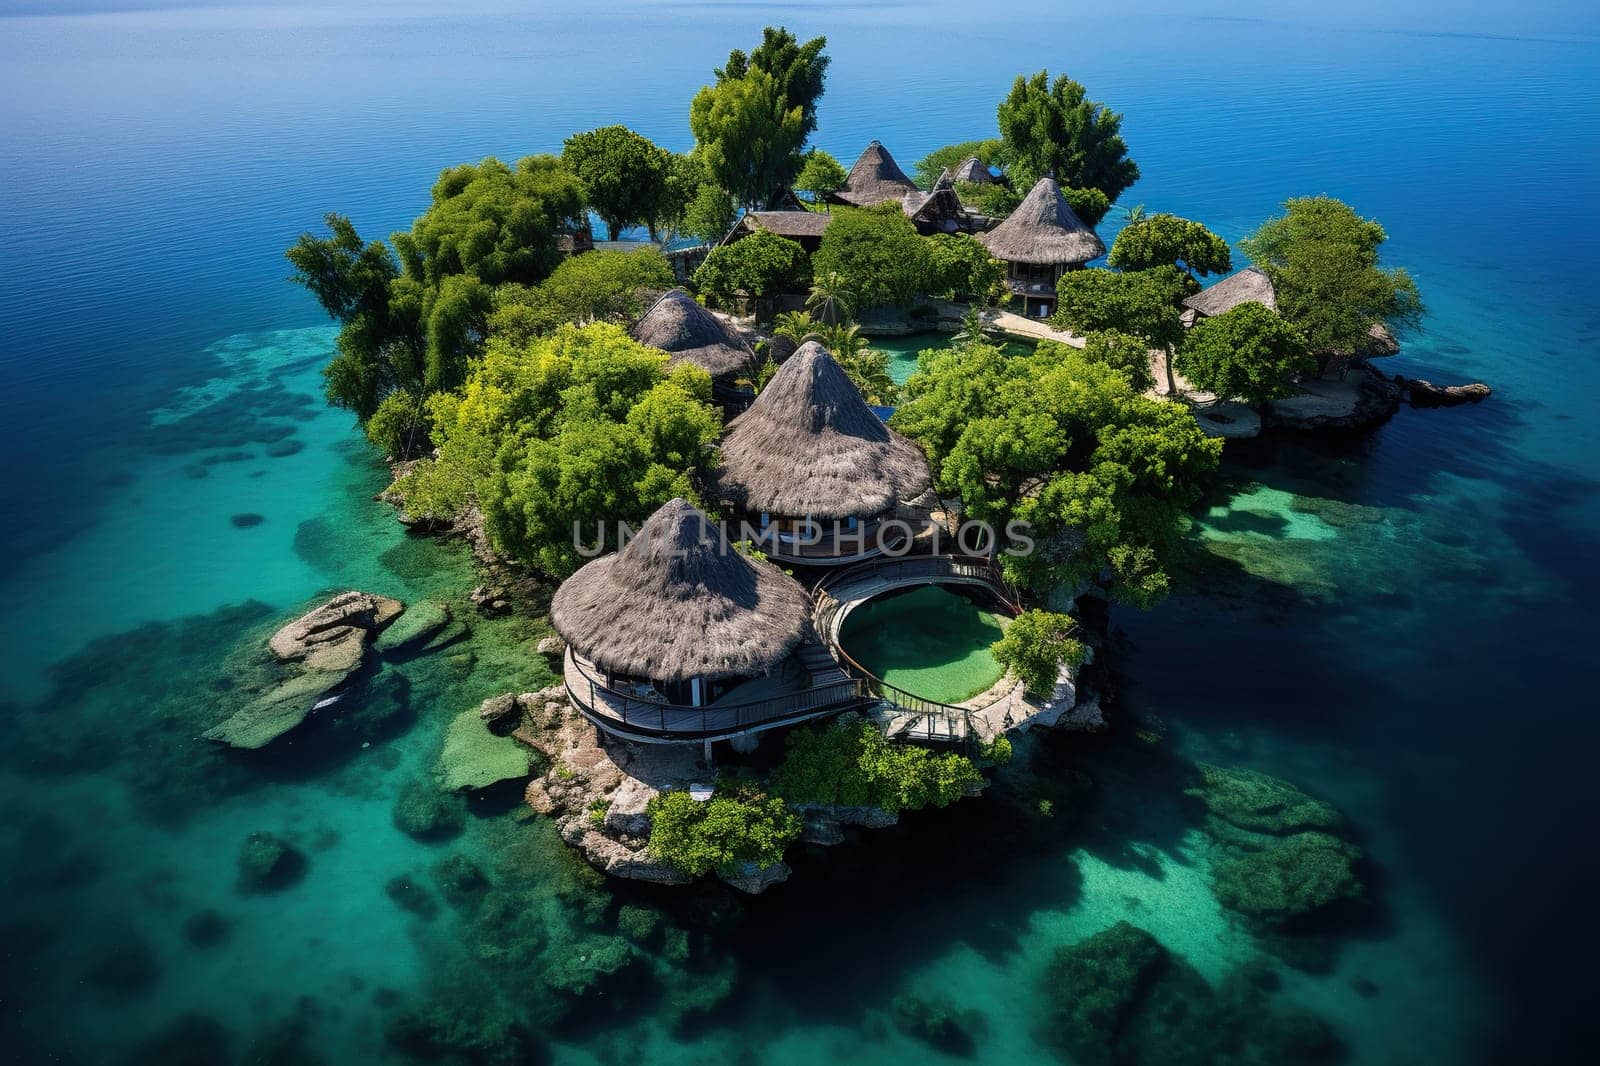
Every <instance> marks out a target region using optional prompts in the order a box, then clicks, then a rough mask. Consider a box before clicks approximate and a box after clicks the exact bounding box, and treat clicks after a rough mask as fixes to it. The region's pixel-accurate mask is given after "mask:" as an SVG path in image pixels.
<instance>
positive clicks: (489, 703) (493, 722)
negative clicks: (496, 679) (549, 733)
mask: <svg viewBox="0 0 1600 1066" xmlns="http://www.w3.org/2000/svg"><path fill="white" fill-rule="evenodd" d="M478 718H479V719H480V720H481V721H482V722H483V724H484V726H485V727H486V728H487V729H488V730H489V732H491V733H493V734H494V735H495V736H497V737H503V736H507V735H509V734H510V733H512V732H514V731H515V730H516V728H517V726H519V725H521V724H522V706H521V704H520V703H519V702H518V701H517V696H516V693H514V692H507V693H505V694H503V695H500V696H490V697H489V698H488V699H486V700H484V701H483V703H482V705H480V706H479V707H478Z"/></svg>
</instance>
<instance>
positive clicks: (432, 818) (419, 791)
mask: <svg viewBox="0 0 1600 1066" xmlns="http://www.w3.org/2000/svg"><path fill="white" fill-rule="evenodd" d="M466 821H467V806H466V804H465V803H464V802H463V801H462V800H461V798H460V797H458V796H454V795H451V794H448V793H445V792H441V791H440V790H439V786H438V785H437V784H436V783H434V782H433V781H430V780H428V779H426V778H420V777H419V778H414V779H412V780H410V781H408V782H406V783H405V785H404V786H403V787H402V788H401V789H400V795H399V796H398V797H397V798H396V799H395V803H394V824H395V828H396V829H399V830H400V831H401V832H402V833H405V834H406V835H408V836H413V837H416V838H417V839H418V840H447V839H449V838H450V837H453V836H455V835H456V834H457V833H459V832H461V827H462V826H464V825H465V824H466Z"/></svg>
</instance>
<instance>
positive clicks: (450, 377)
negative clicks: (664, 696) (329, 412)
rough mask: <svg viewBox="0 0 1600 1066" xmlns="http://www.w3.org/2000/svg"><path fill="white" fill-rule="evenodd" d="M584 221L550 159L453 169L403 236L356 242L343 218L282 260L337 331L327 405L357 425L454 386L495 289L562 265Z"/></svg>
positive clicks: (574, 184) (565, 178) (579, 195)
mask: <svg viewBox="0 0 1600 1066" xmlns="http://www.w3.org/2000/svg"><path fill="white" fill-rule="evenodd" d="M582 213H583V186H582V184H581V183H580V182H579V181H578V179H577V177H576V176H575V175H573V174H572V173H571V172H570V171H569V170H567V169H566V167H565V166H564V165H563V164H562V163H561V161H560V160H559V159H556V158H555V157H553V156H529V157H528V158H526V159H523V160H522V161H521V162H519V163H518V164H517V166H516V169H514V170H513V169H512V168H511V167H508V166H506V165H505V164H504V163H502V162H500V161H499V160H497V159H493V158H490V159H485V160H484V161H483V162H482V163H478V164H467V165H464V166H459V167H452V168H451V169H449V170H446V171H444V172H443V173H442V174H441V175H440V176H439V180H438V182H437V183H435V185H434V187H433V203H432V205H431V206H430V207H429V208H428V210H427V211H426V212H425V213H424V214H423V215H422V216H421V217H420V218H418V219H417V220H416V222H415V223H414V224H413V225H412V227H411V231H410V232H409V233H397V234H395V235H394V237H393V250H392V251H391V249H390V247H389V246H388V245H386V244H384V243H383V242H382V241H373V242H370V243H367V242H363V241H362V240H361V238H360V236H359V235H358V234H357V233H356V230H355V227H354V226H353V225H352V224H351V223H350V221H349V220H348V219H346V218H343V217H341V216H339V215H329V216H328V218H327V222H328V228H329V231H330V235H329V236H327V237H318V236H315V235H313V234H310V233H307V234H302V235H301V237H300V239H299V240H298V241H297V242H296V243H295V245H294V246H293V247H292V248H290V249H289V250H288V252H287V253H285V254H286V255H287V257H288V259H289V261H290V262H291V263H292V264H293V265H294V267H295V273H294V275H293V280H295V281H297V282H299V283H300V284H302V285H304V286H305V287H306V288H307V289H309V290H310V291H311V292H312V294H313V295H315V296H316V297H317V300H318V302H319V303H321V304H322V306H323V308H324V309H325V310H326V311H327V312H328V314H329V315H330V316H332V317H333V318H334V319H336V320H338V321H339V322H340V324H341V325H342V327H343V328H342V329H341V330H340V333H339V340H338V350H337V352H336V354H335V355H334V358H333V360H332V361H331V362H330V363H329V364H328V366H327V368H326V369H325V371H324V376H325V379H326V382H327V393H328V399H329V400H330V401H331V402H332V403H334V404H336V405H338V406H340V407H346V408H349V409H350V410H352V411H354V412H355V413H356V416H357V417H358V418H359V419H360V420H361V421H362V422H363V423H364V422H366V421H367V420H368V419H369V418H371V417H372V415H373V413H374V412H376V411H377V409H378V405H379V404H380V403H381V402H382V401H383V399H384V397H385V396H387V395H388V394H389V393H390V392H392V391H395V390H397V389H398V390H406V391H409V392H411V393H413V394H414V395H417V396H426V395H428V394H429V393H432V392H435V391H438V390H440V389H450V388H454V387H456V386H457V385H459V384H460V383H461V382H462V380H463V379H464V378H465V376H466V371H467V363H468V360H470V359H471V358H473V357H475V356H476V355H477V354H478V352H479V351H481V349H482V345H483V340H484V335H485V333H486V331H487V322H488V316H489V312H490V310H491V306H492V297H493V291H494V288H495V286H497V285H500V284H504V283H516V284H523V285H532V284H535V283H537V282H539V281H541V280H542V279H543V278H544V277H545V276H546V275H547V274H549V272H550V271H551V270H553V269H554V268H555V266H556V264H557V263H558V262H560V260H561V251H560V246H559V241H560V238H561V236H562V235H563V234H565V233H571V232H572V231H573V230H574V229H575V228H577V226H578V224H579V219H580V217H581V215H582Z"/></svg>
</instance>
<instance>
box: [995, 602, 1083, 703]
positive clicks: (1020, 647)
mask: <svg viewBox="0 0 1600 1066" xmlns="http://www.w3.org/2000/svg"><path fill="white" fill-rule="evenodd" d="M1077 628H1078V624H1077V623H1076V622H1074V621H1073V620H1072V619H1071V618H1069V617H1068V616H1067V615H1064V614H1057V613H1055V612H1054V611H1040V610H1028V611H1023V612H1022V613H1021V614H1019V615H1018V616H1017V617H1015V618H1013V619H1012V620H1011V622H1010V623H1009V624H1008V625H1007V626H1006V631H1005V635H1004V636H1003V637H1001V638H1000V639H999V640H997V641H995V643H994V645H993V648H992V650H993V652H994V657H995V660H996V661H997V662H999V663H1000V665H1002V666H1004V667H1005V668H1006V669H1008V670H1010V671H1011V672H1012V673H1014V674H1016V675H1017V677H1018V678H1019V679H1020V680H1021V681H1022V682H1023V684H1024V685H1026V686H1027V689H1028V692H1029V693H1031V694H1032V695H1035V696H1048V695H1050V694H1051V693H1052V692H1054V691H1055V686H1056V678H1057V677H1058V676H1060V673H1061V668H1062V667H1063V666H1067V667H1076V666H1078V665H1079V664H1081V663H1082V662H1083V659H1084V647H1083V644H1082V642H1081V641H1079V640H1077V639H1076V638H1075V637H1074V636H1073V635H1072V634H1073V633H1074V632H1076V631H1077Z"/></svg>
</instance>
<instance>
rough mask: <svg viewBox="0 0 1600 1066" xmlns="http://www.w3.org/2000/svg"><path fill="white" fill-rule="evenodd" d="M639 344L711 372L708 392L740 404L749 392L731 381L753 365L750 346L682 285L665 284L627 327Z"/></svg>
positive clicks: (728, 403) (729, 403) (721, 400)
mask: <svg viewBox="0 0 1600 1066" xmlns="http://www.w3.org/2000/svg"><path fill="white" fill-rule="evenodd" d="M629 332H630V333H631V334H632V336H633V339H634V340H636V341H638V342H639V343H640V344H646V345H649V346H650V347H652V348H659V349H660V350H661V351H663V352H666V353H667V354H668V355H669V356H671V357H672V364H673V365H676V364H678V363H693V364H694V365H695V366H697V367H699V368H700V369H702V370H704V371H705V372H706V373H708V374H710V375H711V384H712V395H713V398H714V399H715V400H716V401H717V402H718V403H719V404H722V405H723V406H724V407H734V408H737V409H739V410H743V409H744V407H745V406H746V405H747V404H748V403H749V399H750V394H749V392H748V391H747V390H743V389H740V388H739V387H738V385H737V384H736V382H737V381H738V380H739V379H740V378H742V377H748V376H749V375H750V374H751V373H752V372H753V370H754V367H755V358H756V356H755V352H753V351H751V349H750V346H749V345H748V344H746V343H745V342H744V339H743V338H741V337H740V336H739V335H738V334H737V333H735V332H734V331H733V330H731V329H729V328H728V327H727V325H725V324H724V323H723V321H722V320H721V319H719V318H718V317H717V316H716V315H714V314H712V313H711V312H710V311H707V310H706V309H705V308H704V307H702V306H700V304H699V303H697V302H696V301H695V298H694V297H693V296H690V295H689V294H688V293H687V292H685V291H684V290H682V289H670V290H668V292H667V293H666V294H665V295H664V296H662V297H661V299H659V300H657V301H656V302H655V304H654V305H653V306H652V307H651V308H650V310H648V311H646V312H645V313H644V316H643V317H642V318H640V319H639V321H637V322H635V323H634V324H633V329H631V330H630V331H629Z"/></svg>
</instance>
